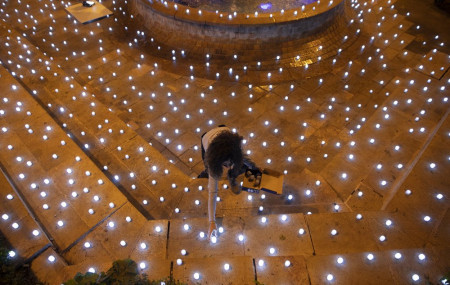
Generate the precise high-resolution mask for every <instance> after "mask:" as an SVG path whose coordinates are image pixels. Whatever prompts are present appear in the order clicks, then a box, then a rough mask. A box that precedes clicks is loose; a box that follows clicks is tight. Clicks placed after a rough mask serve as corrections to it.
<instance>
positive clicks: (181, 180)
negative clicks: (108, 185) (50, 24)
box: [0, 25, 189, 218]
mask: <svg viewBox="0 0 450 285" xmlns="http://www.w3.org/2000/svg"><path fill="white" fill-rule="evenodd" d="M1 32H2V33H5V34H9V35H10V41H9V42H8V43H7V45H8V46H9V48H8V49H2V51H1V55H0V56H1V59H2V61H3V62H4V63H5V64H6V66H7V67H8V69H9V71H10V72H12V73H14V74H16V76H17V77H18V78H19V79H20V81H21V83H22V84H23V85H24V86H26V88H27V89H28V90H30V92H33V94H35V97H34V98H35V99H36V100H37V102H38V103H39V104H40V105H41V106H42V107H44V108H45V109H46V111H47V112H48V113H49V114H51V116H52V117H53V118H54V119H55V120H56V121H57V122H58V124H59V125H60V126H62V127H64V129H65V131H66V132H67V133H68V135H69V136H70V137H71V138H72V139H73V140H74V141H75V142H76V143H77V144H78V145H79V146H80V147H81V148H82V149H83V151H84V152H85V153H86V154H87V155H88V156H89V157H90V159H92V161H94V162H95V164H96V166H97V168H100V169H101V170H102V171H104V173H105V175H106V176H107V177H108V178H109V179H110V180H111V181H114V183H115V184H116V185H117V187H118V188H119V189H120V190H121V191H122V193H123V194H124V195H125V196H126V197H127V199H128V200H130V201H131V202H132V203H133V204H134V205H135V207H137V208H138V209H139V210H140V211H141V212H142V213H143V214H144V215H145V216H146V217H147V218H164V217H167V216H168V215H169V214H170V208H171V207H172V206H173V205H174V204H176V203H177V202H178V200H179V199H180V197H181V195H182V193H183V192H182V191H181V189H182V188H181V187H180V186H178V188H177V186H176V185H175V181H177V183H176V184H178V185H180V184H181V185H187V184H188V182H189V178H188V177H187V176H186V175H184V174H183V173H182V172H181V171H179V170H178V168H177V167H174V166H173V165H172V164H171V163H169V162H168V161H167V159H166V158H164V157H163V156H162V155H161V154H160V153H159V152H158V151H157V150H156V149H154V148H153V147H152V146H151V145H149V144H148V142H147V141H145V140H144V139H142V137H140V136H138V135H137V133H136V132H135V131H133V129H132V126H131V125H129V124H126V123H124V122H123V121H122V120H121V119H120V118H118V117H117V115H116V114H114V113H113V112H111V111H109V110H108V109H109V108H108V107H106V106H104V105H103V104H102V103H100V102H99V101H98V100H97V99H96V98H95V95H94V94H92V93H91V92H89V91H88V90H86V89H87V88H86V87H83V86H80V85H79V84H78V82H76V81H74V80H73V79H71V77H69V76H66V75H65V73H64V71H63V70H61V69H60V68H59V67H58V66H56V65H55V64H54V63H52V60H51V58H48V57H47V56H45V55H44V54H42V53H41V52H40V50H39V49H36V48H35V47H34V46H33V45H32V44H31V43H30V42H29V41H28V40H27V39H26V38H24V37H22V36H21V35H19V34H18V33H17V32H15V31H14V30H11V29H8V28H7V27H6V26H5V25H3V26H2V27H1ZM13 49H16V52H14V53H11V50H13ZM8 51H9V53H8ZM27 51H29V53H30V54H29V55H28V54H27ZM22 54H23V55H25V54H27V59H28V61H26V60H25V58H24V57H22ZM12 62H16V63H18V64H19V63H20V64H21V65H18V64H10V63H12ZM125 177H127V178H131V179H125ZM161 178H163V179H161ZM150 182H151V183H150ZM170 189H174V191H169V190H170ZM161 197H164V202H160V201H161V200H162V199H161Z"/></svg>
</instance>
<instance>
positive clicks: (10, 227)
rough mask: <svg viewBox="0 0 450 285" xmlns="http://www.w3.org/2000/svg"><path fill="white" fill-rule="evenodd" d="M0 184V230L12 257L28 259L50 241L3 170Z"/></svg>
mask: <svg viewBox="0 0 450 285" xmlns="http://www.w3.org/2000/svg"><path fill="white" fill-rule="evenodd" d="M0 165H1V163H0ZM0 185H1V186H0V195H1V200H0V209H1V210H0V215H1V220H0V231H1V232H2V234H3V235H4V236H5V237H6V239H7V240H8V242H9V243H10V244H11V246H12V247H13V248H14V252H15V254H16V256H15V257H14V258H22V259H24V261H25V260H30V259H32V258H33V257H35V256H36V255H38V254H39V253H40V252H42V251H43V250H45V249H46V248H48V247H49V246H51V241H50V240H49V239H48V236H47V235H46V232H45V231H44V229H43V228H42V227H41V225H40V223H38V222H37V221H36V220H35V216H34V215H33V216H32V215H30V212H29V211H28V209H27V208H26V207H25V205H24V204H23V201H22V200H21V197H20V196H19V195H17V192H16V191H15V189H14V188H13V187H12V186H11V184H10V183H9V181H8V179H7V178H6V176H5V175H4V173H3V171H0Z"/></svg>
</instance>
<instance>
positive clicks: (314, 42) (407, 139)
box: [0, 0, 450, 285]
mask: <svg viewBox="0 0 450 285" xmlns="http://www.w3.org/2000/svg"><path fill="white" fill-rule="evenodd" d="M100 2H101V3H102V4H103V5H104V6H105V7H106V8H108V9H109V10H110V11H112V13H113V14H112V15H111V16H109V17H105V18H101V19H99V20H96V21H92V22H88V23H86V24H81V23H79V22H78V21H77V20H76V19H75V18H74V17H73V16H71V15H70V14H69V13H68V12H67V11H66V10H65V8H66V7H67V6H69V5H72V4H75V3H69V2H67V1H54V0H40V1H33V0H1V1H0V3H1V5H0V39H1V40H0V46H1V48H0V61H1V66H0V90H1V92H0V99H1V102H0V168H1V170H2V171H1V175H0V192H1V198H0V215H1V217H2V219H1V220H0V230H1V232H2V233H3V234H4V235H5V236H6V238H7V239H8V241H9V242H10V243H11V245H12V246H13V247H14V248H15V253H16V255H15V257H14V258H17V259H21V260H23V261H24V262H25V263H27V264H30V265H31V269H32V270H33V271H34V273H35V274H36V275H37V276H38V277H39V278H40V279H41V280H42V281H45V282H48V283H49V284H61V283H62V282H64V281H66V280H68V279H71V278H72V277H73V276H74V275H75V274H76V273H77V272H86V271H88V270H90V271H93V272H101V271H106V270H107V269H108V268H109V267H110V266H111V264H112V262H113V261H114V260H118V259H124V258H131V259H133V260H135V261H136V262H137V263H138V265H139V270H140V272H142V273H146V274H148V276H149V277H150V278H151V279H160V278H164V277H168V276H170V277H171V278H173V279H174V280H180V281H182V282H184V283H187V284H255V282H256V281H257V282H259V283H258V284H266V285H271V284H383V283H384V284H443V283H442V281H440V280H441V279H442V278H443V277H444V276H448V275H449V274H448V273H449V272H450V259H449V256H450V248H449V244H450V239H449V237H450V224H449V221H450V213H449V211H448V209H449V203H448V199H449V196H450V178H449V174H450V171H449V169H450V147H449V146H450V119H449V117H448V114H449V110H450V108H449V102H448V97H449V94H450V93H449V91H448V90H449V89H450V75H449V67H450V57H449V54H450V48H449V40H450V33H449V32H448V27H449V26H450V19H449V17H448V11H449V4H448V3H444V4H443V6H442V7H441V8H439V7H437V6H435V5H434V3H433V1H432V0H427V1H417V0H414V1H406V0H398V1H395V0H380V1H377V0H371V1H363V0H352V1H350V0H347V1H344V5H345V9H346V13H347V14H346V17H345V18H343V19H341V20H345V25H344V26H342V25H341V24H339V25H336V26H335V27H334V26H333V27H332V28H330V29H323V30H321V31H320V32H318V33H317V35H315V37H314V36H311V37H310V38H308V42H305V41H303V42H300V41H295V40H292V41H287V42H283V44H277V45H274V48H273V49H266V48H265V46H263V45H254V46H252V47H251V48H250V47H249V46H248V45H245V44H243V43H242V42H240V43H233V42H220V41H218V42H215V43H208V42H205V41H202V40H201V39H187V38H184V37H182V36H180V35H176V36H174V35H171V34H170V33H167V32H165V31H163V30H161V29H160V28H156V27H155V28H154V29H152V28H146V27H144V26H143V24H142V22H141V20H142V19H141V18H140V17H139V16H138V15H134V14H133V12H132V11H131V10H130V9H129V7H128V5H129V3H128V2H127V1H117V0H116V1H110V0H105V1H100ZM331 2H332V1H331ZM218 47H220V48H218ZM220 124H226V125H227V126H229V127H230V128H231V129H232V130H233V131H236V132H238V133H239V134H240V135H242V136H243V137H244V142H243V149H244V150H245V152H246V153H247V154H248V155H249V156H250V157H251V158H252V160H253V161H255V162H256V164H257V165H258V166H259V167H261V168H269V169H274V170H277V171H280V172H281V173H283V174H284V185H283V194H282V195H274V194H271V193H265V192H260V193H248V192H242V193H241V194H240V195H234V194H233V193H231V191H230V189H229V187H228V185H227V180H223V181H221V182H220V184H219V187H220V189H219V198H218V202H217V213H216V217H217V221H218V226H219V234H218V238H217V240H214V242H212V241H208V240H207V239H206V238H205V234H206V232H207V230H208V207H207V204H208V189H207V179H198V178H196V177H197V175H198V174H199V173H200V172H201V171H202V170H203V168H204V166H203V162H202V159H201V149H200V136H201V135H202V134H203V133H204V132H206V131H207V130H209V129H211V128H214V127H215V126H217V125H220ZM11 258H13V257H11Z"/></svg>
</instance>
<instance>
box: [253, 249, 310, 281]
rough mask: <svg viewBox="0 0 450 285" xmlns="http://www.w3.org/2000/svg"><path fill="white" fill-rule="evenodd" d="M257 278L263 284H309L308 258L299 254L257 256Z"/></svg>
mask: <svg viewBox="0 0 450 285" xmlns="http://www.w3.org/2000/svg"><path fill="white" fill-rule="evenodd" d="M254 260H255V269H256V278H257V280H258V282H260V283H261V284H309V283H310V280H309V273H308V268H307V264H306V259H305V257H304V256H302V255H298V256H262V257H255V259H254Z"/></svg>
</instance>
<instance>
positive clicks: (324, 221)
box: [306, 213, 377, 255]
mask: <svg viewBox="0 0 450 285" xmlns="http://www.w3.org/2000/svg"><path fill="white" fill-rule="evenodd" d="M306 221H307V224H308V228H309V231H310V235H311V239H312V244H313V246H314V251H315V253H316V254H317V255H329V254H335V253H342V254H344V253H351V252H363V251H374V250H377V242H376V240H375V239H374V238H373V234H372V232H371V230H370V224H369V222H368V221H367V220H366V219H361V220H357V214H356V213H333V214H331V213H323V214H314V215H306ZM355 236H358V239H356V240H355V239H354V237H355Z"/></svg>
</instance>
